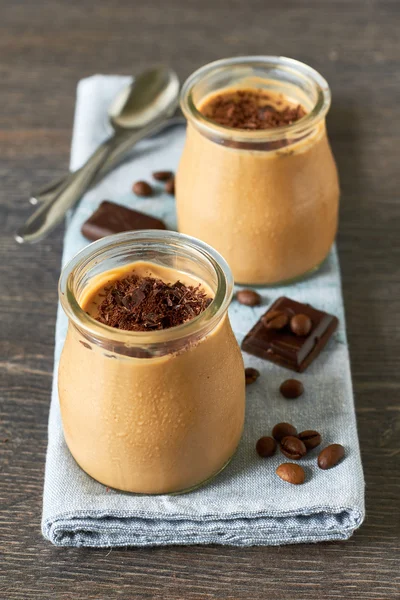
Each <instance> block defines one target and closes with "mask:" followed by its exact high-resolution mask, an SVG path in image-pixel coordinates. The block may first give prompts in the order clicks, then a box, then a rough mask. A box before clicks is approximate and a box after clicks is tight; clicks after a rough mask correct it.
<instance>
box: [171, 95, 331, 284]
mask: <svg viewBox="0 0 400 600" xmlns="http://www.w3.org/2000/svg"><path fill="white" fill-rule="evenodd" d="M197 108H198V110H199V111H200V112H201V113H202V114H203V115H204V116H205V117H207V118H208V119H209V120H211V121H213V122H214V123H216V124H217V125H219V126H220V127H225V128H227V129H226V138H225V139H224V143H216V141H215V139H213V137H212V135H210V136H209V137H208V136H207V134H205V133H204V131H202V130H201V129H199V128H197V127H196V124H195V123H192V122H189V123H188V127H187V137H186V144H185V147H184V150H183V154H182V158H181V162H180V165H179V169H178V172H177V179H176V200H177V215H178V228H179V231H181V232H182V233H185V234H188V235H192V236H194V237H197V238H199V239H202V240H204V241H205V242H207V243H208V244H210V245H211V246H213V247H214V248H215V249H216V250H218V252H220V253H221V254H222V255H223V256H224V258H225V259H226V260H227V262H228V264H229V266H230V267H231V269H232V272H233V275H234V278H235V281H236V282H237V283H242V284H256V285H263V284H276V283H281V282H286V281H289V280H291V279H294V278H296V277H299V276H302V275H304V274H305V273H307V272H309V271H311V270H313V269H315V268H317V267H318V266H319V265H320V264H321V263H322V262H323V260H324V259H325V257H326V256H327V255H328V253H329V250H330V248H331V246H332V243H333V241H334V238H335V234H336V230H337V217H338V200H339V185H338V177H337V171H336V166H335V163H334V160H333V156H332V152H331V149H330V146H329V142H328V138H327V135H326V129H325V121H324V120H321V121H319V122H318V123H316V124H315V127H313V128H312V129H310V130H309V131H308V133H307V134H305V135H304V136H302V137H301V138H300V139H297V140H293V139H291V138H290V133H286V134H285V135H284V134H282V135H279V129H280V128H282V127H284V126H286V127H287V126H290V125H292V124H293V123H296V122H297V121H300V120H301V119H302V118H303V117H304V116H305V115H306V114H307V111H306V108H305V106H303V105H301V104H299V103H295V102H293V101H292V100H291V99H290V98H289V97H287V96H285V95H284V94H282V93H277V92H274V91H270V90H266V89H258V88H251V89H250V88H246V89H230V88H228V89H225V90H222V91H220V92H218V93H215V94H212V95H210V96H207V97H206V98H205V99H204V100H203V101H202V102H200V103H199V105H198V107H197ZM228 128H229V130H228ZM232 129H237V130H242V131H247V132H249V133H250V132H252V131H254V132H257V131H258V132H259V131H262V130H272V129H274V130H276V132H277V135H276V137H275V139H273V140H270V141H268V140H266V141H264V142H261V143H259V144H256V143H255V142H252V141H251V140H252V138H251V137H250V138H249V141H248V142H246V143H245V144H244V143H241V144H240V143H237V142H236V141H235V140H234V134H232ZM232 138H233V139H232Z"/></svg>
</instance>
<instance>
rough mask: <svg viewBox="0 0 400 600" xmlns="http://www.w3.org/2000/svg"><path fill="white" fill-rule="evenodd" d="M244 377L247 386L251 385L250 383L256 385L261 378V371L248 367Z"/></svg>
mask: <svg viewBox="0 0 400 600" xmlns="http://www.w3.org/2000/svg"><path fill="white" fill-rule="evenodd" d="M244 375H245V378H246V385H249V384H250V383H254V382H255V381H256V380H257V379H258V378H259V377H260V371H257V369H253V367H247V368H246V369H245V370H244Z"/></svg>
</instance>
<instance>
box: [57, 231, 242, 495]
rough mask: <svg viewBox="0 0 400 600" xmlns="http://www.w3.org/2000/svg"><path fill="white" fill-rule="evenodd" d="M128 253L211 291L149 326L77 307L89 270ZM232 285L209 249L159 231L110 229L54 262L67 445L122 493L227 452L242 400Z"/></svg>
mask: <svg viewBox="0 0 400 600" xmlns="http://www.w3.org/2000/svg"><path fill="white" fill-rule="evenodd" d="M137 261H146V262H149V263H151V264H152V265H157V266H163V267H168V268H169V269H173V270H174V274H175V271H176V275H177V279H178V278H179V273H184V274H187V275H189V276H190V277H192V278H194V279H196V280H198V281H199V282H204V284H205V285H206V286H208V288H210V289H211V290H212V292H213V294H214V299H213V301H212V302H211V304H210V305H209V306H208V307H207V308H206V309H205V310H204V312H202V313H201V314H200V315H198V316H197V317H195V318H194V319H192V320H191V321H188V322H187V323H184V324H183V325H179V326H177V327H172V328H170V329H164V330H157V331H151V332H132V331H124V330H120V329H115V328H112V327H109V326H107V325H104V324H102V323H100V322H98V321H96V320H95V319H94V318H92V317H91V316H90V315H89V314H87V313H86V312H85V311H84V310H83V309H82V308H81V306H80V300H82V296H83V294H84V293H85V291H86V292H87V290H88V289H90V287H88V286H91V284H92V283H93V282H95V281H96V279H97V280H98V279H99V278H103V279H104V273H106V272H109V271H111V270H112V269H116V268H119V267H123V266H124V265H130V264H132V267H133V268H134V263H135V262H137ZM232 290H233V279H232V275H231V273H230V270H229V267H228V265H227V264H226V262H225V261H224V259H223V258H222V257H221V256H220V255H219V254H218V253H217V252H215V251H214V250H213V249H212V248H210V247H209V246H207V245H206V244H204V243H203V242H200V241H198V240H195V239H193V238H190V237H188V236H184V235H181V234H179V233H174V232H170V231H150V230H149V231H138V232H129V233H123V234H119V235H113V236H109V237H107V238H104V239H102V240H99V241H97V242H94V243H93V244H90V245H89V246H87V247H86V248H85V249H84V250H82V251H81V252H79V253H78V254H77V255H76V256H75V258H73V259H72V260H71V262H69V263H68V264H67V265H66V266H65V268H64V270H63V272H62V274H61V278H60V285H59V294H60V301H61V304H62V307H63V309H64V311H65V313H66V314H67V316H68V318H69V328H68V333H67V337H66V340H65V344H64V348H63V351H62V355H61V359H60V365H59V381H58V390H59V398H60V407H61V416H62V421H63V428H64V434H65V440H66V442H67V445H68V447H69V449H70V451H71V453H72V455H73V456H74V458H75V460H76V461H77V463H78V464H79V465H80V466H81V467H82V469H83V470H84V471H86V472H87V473H88V474H89V475H91V476H92V477H93V478H94V479H96V480H98V481H100V482H101V483H103V484H104V485H107V486H110V487H113V488H117V489H120V490H125V491H129V492H138V493H146V494H161V493H172V492H181V491H187V490H189V489H191V488H193V487H197V486H198V485H200V484H201V483H204V482H205V481H207V480H208V479H209V478H210V477H212V476H214V475H215V474H216V473H218V472H219V471H221V469H223V468H224V466H225V465H226V464H227V463H228V462H229V460H230V459H231V457H232V455H233V453H234V452H235V450H236V447H237V445H238V443H239V440H240V437H241V433H242V429H243V421H244V406H245V382H244V367H243V360H242V356H241V352H240V349H239V346H238V343H237V341H236V339H235V337H234V334H233V332H232V329H231V326H230V322H229V318H228V315H227V309H228V306H229V303H230V300H231V297H232Z"/></svg>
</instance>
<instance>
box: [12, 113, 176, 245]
mask: <svg viewBox="0 0 400 600" xmlns="http://www.w3.org/2000/svg"><path fill="white" fill-rule="evenodd" d="M164 120H165V119H164V118H163V119H162V120H159V121H157V122H153V123H151V124H149V125H147V126H145V127H143V128H141V129H140V130H138V131H136V132H135V133H132V132H126V131H121V132H117V133H116V134H115V135H114V136H112V137H111V138H109V139H108V140H106V141H105V142H103V144H101V146H99V148H98V149H97V150H96V151H95V152H94V154H92V156H91V157H90V158H89V160H88V162H87V163H86V164H85V165H84V166H83V167H82V168H81V169H79V170H78V171H75V172H74V173H71V174H70V175H69V176H68V183H67V184H66V185H64V184H62V186H61V191H58V190H56V192H55V193H54V194H53V195H50V194H49V197H48V198H47V199H46V200H45V201H44V202H43V203H42V204H41V205H40V206H39V208H38V209H37V210H36V211H35V212H34V213H33V215H32V216H31V217H30V218H29V219H28V221H27V222H26V223H25V225H23V226H22V227H21V228H20V229H19V230H18V231H17V233H16V235H15V239H16V241H17V242H19V243H20V244H22V243H24V242H28V243H34V242H38V241H40V240H41V239H43V238H44V237H46V235H48V234H49V233H50V231H52V230H53V229H54V227H56V226H57V225H58V224H59V223H60V222H61V221H62V219H63V217H64V215H65V213H66V212H67V210H68V209H70V208H72V207H73V206H74V205H75V204H76V202H77V201H78V200H80V198H81V197H82V195H83V194H84V193H85V191H86V190H87V188H88V187H89V186H90V184H91V183H92V181H93V179H94V177H95V176H96V174H97V173H98V172H99V170H100V168H101V167H102V165H103V164H104V162H105V160H106V159H107V158H108V157H109V156H110V154H111V153H112V152H113V151H115V150H116V149H117V148H118V149H119V150H122V148H126V147H132V146H133V145H134V144H135V143H137V142H138V141H140V140H142V139H143V138H145V137H147V136H148V135H150V134H151V133H154V132H155V131H158V130H159V129H160V127H161V126H162V124H163V123H164Z"/></svg>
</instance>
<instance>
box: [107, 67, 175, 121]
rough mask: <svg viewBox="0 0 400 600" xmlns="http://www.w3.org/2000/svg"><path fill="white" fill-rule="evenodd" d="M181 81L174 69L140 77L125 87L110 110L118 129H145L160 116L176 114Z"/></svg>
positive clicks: (160, 69)
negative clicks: (173, 111) (161, 114)
mask: <svg viewBox="0 0 400 600" xmlns="http://www.w3.org/2000/svg"><path fill="white" fill-rule="evenodd" d="M178 96H179V79H178V77H177V75H176V73H175V72H174V71H173V70H172V69H168V68H166V67H155V68H153V69H149V70H148V71H145V72H144V73H141V74H140V75H138V76H137V77H136V78H135V79H134V80H133V81H132V82H131V83H130V84H129V85H127V86H126V87H124V88H123V89H122V90H121V91H120V93H119V94H117V96H116V98H115V100H114V101H113V102H112V103H111V105H110V107H109V109H108V116H109V120H110V123H111V125H112V126H113V127H114V129H116V130H117V129H133V128H134V129H136V128H139V127H144V126H145V125H147V124H148V123H149V122H150V121H152V120H153V119H155V118H157V117H158V116H159V115H160V113H162V112H164V111H168V112H169V111H170V109H171V106H173V109H174V110H175V108H176V106H177V101H178Z"/></svg>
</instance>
